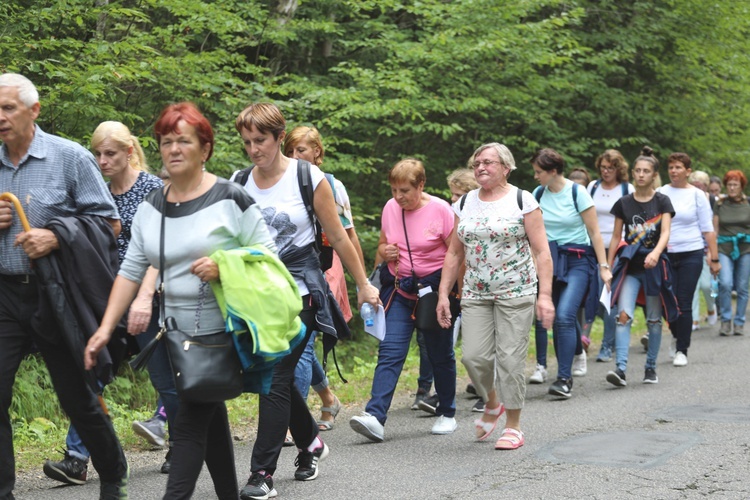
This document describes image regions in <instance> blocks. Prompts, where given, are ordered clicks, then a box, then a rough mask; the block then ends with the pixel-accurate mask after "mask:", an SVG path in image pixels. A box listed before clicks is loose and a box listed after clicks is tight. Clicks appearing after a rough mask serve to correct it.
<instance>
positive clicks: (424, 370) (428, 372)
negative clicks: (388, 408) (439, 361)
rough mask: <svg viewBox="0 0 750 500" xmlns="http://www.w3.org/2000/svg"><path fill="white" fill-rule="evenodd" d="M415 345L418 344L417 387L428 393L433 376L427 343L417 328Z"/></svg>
mask: <svg viewBox="0 0 750 500" xmlns="http://www.w3.org/2000/svg"><path fill="white" fill-rule="evenodd" d="M417 346H419V378H418V379H417V387H418V388H419V389H424V392H425V394H429V392H430V388H431V387H432V380H433V378H435V377H434V374H433V373H432V365H431V364H430V357H429V356H428V355H427V344H425V341H424V334H423V333H422V332H421V331H419V330H417Z"/></svg>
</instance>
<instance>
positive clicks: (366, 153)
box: [0, 0, 750, 224]
mask: <svg viewBox="0 0 750 500" xmlns="http://www.w3.org/2000/svg"><path fill="white" fill-rule="evenodd" d="M748 8H749V7H748V6H747V5H746V3H745V2H716V3H710V2H704V1H702V0H649V1H643V0H597V1H594V0H570V1H560V0H515V1H509V0H456V1H452V2H445V1H443V0H422V1H398V0H378V1H376V0H311V1H305V0H280V1H278V2H277V1H272V0H266V1H261V0H249V1H245V0H242V1H240V0H214V1H197V0H137V1H136V0H121V1H118V0H96V1H94V0H87V1H82V0H45V1H41V0H24V1H19V0H9V1H6V2H3V3H2V4H0V21H1V22H0V25H1V26H2V28H0V52H1V53H2V57H0V70H2V71H16V72H20V73H23V74H26V75H27V76H29V77H30V78H31V79H32V80H33V81H34V82H35V83H37V85H38V86H39V87H40V89H41V90H42V95H43V100H42V107H43V112H42V116H41V119H40V123H41V125H42V126H43V127H44V128H46V129H47V130H49V131H51V132H55V133H58V134H61V135H65V136H68V137H72V138H74V139H76V140H79V141H81V142H83V143H86V142H87V139H88V137H89V135H90V133H91V131H92V130H93V129H94V128H95V127H96V125H97V124H98V123H99V122H100V121H102V120H105V119H116V120H122V121H124V122H126V123H127V124H128V125H130V126H131V127H132V129H133V131H134V132H135V133H136V134H138V135H139V136H141V138H142V140H143V141H144V145H146V146H147V149H148V151H149V155H150V157H151V160H152V164H153V165H154V166H156V167H159V162H158V156H157V155H156V148H155V145H154V144H153V139H150V137H151V132H150V127H151V125H152V124H153V121H154V119H155V117H156V115H157V114H158V113H159V111H160V109H161V108H162V107H163V106H164V105H165V104H167V103H169V102H173V101H177V100H192V101H195V102H197V103H198V104H199V105H200V106H201V108H202V109H203V110H204V111H205V112H206V113H207V115H208V116H209V117H210V118H211V120H212V122H213V123H214V126H215V127H216V131H217V150H216V155H215V157H214V159H212V161H211V162H210V163H211V165H210V168H211V169H212V170H213V171H215V172H216V173H218V174H221V175H228V174H229V173H230V172H231V171H232V170H234V169H236V168H240V167H242V166H244V165H245V164H246V163H247V160H246V158H245V156H244V152H243V150H242V148H241V144H240V141H239V140H238V137H237V135H236V132H235V131H234V129H233V126H232V124H233V120H234V117H235V116H236V114H237V113H238V112H239V111H240V110H241V109H242V108H243V107H244V106H245V105H246V104H247V103H249V102H252V101H256V100H273V101H275V102H277V103H278V104H279V105H280V106H281V107H282V108H283V110H284V112H285V115H286V117H287V119H288V120H289V125H290V126H294V125H297V124H300V123H311V124H315V125H316V126H318V127H319V128H320V129H321V131H322V133H323V135H324V139H325V143H326V147H327V153H326V163H325V168H326V169H327V170H331V171H333V172H335V173H336V174H337V175H338V176H339V177H340V178H342V179H343V180H344V181H345V184H346V185H347V187H348V188H349V191H350V194H351V196H352V200H353V203H354V205H355V208H356V211H357V213H358V215H360V216H361V217H362V218H361V221H363V222H364V223H365V224H366V223H368V221H371V220H372V217H376V215H377V214H378V213H379V210H380V208H381V207H382V205H383V203H384V201H385V200H386V199H387V197H388V196H389V190H388V186H387V183H386V182H385V173H386V172H387V170H388V168H390V166H391V165H392V164H393V163H394V162H396V161H397V160H398V159H400V158H403V157H406V156H416V157H419V158H421V159H423V160H424V161H425V164H426V165H427V167H428V186H429V189H430V190H433V191H434V192H443V191H444V189H445V181H444V179H445V175H446V174H447V173H448V172H450V170H452V169H453V168H456V167H459V166H462V165H464V164H465V162H466V159H467V158H468V156H469V155H470V154H471V152H472V151H473V149H474V148H476V147H477V146H478V145H479V144H481V143H483V142H487V141H494V140H497V141H500V142H503V143H505V144H507V145H508V146H509V147H510V148H511V150H512V151H513V152H514V154H515V156H516V161H517V163H518V165H519V167H520V168H519V170H518V171H517V172H516V173H515V174H514V176H515V177H514V180H515V182H517V183H519V184H521V185H523V186H524V187H527V188H530V187H532V186H533V180H532V179H531V173H530V168H529V166H528V158H529V157H530V156H531V155H532V154H533V151H534V150H535V149H536V148H538V147H542V146H549V147H554V148H556V149H559V150H560V151H561V152H562V153H563V154H564V155H565V157H566V159H567V160H568V161H569V163H570V164H571V165H586V166H589V167H591V166H592V165H593V160H594V159H595V157H596V155H598V154H599V153H600V152H601V151H602V150H603V149H605V148H609V147H615V148H620V149H622V150H623V151H624V152H625V153H626V156H627V157H628V158H633V157H634V156H635V155H636V154H637V152H638V150H639V149H640V147H641V146H642V145H643V144H646V143H648V144H650V145H652V146H654V147H655V149H656V150H657V152H658V153H659V154H660V155H661V156H665V155H666V154H668V153H669V152H670V151H673V150H682V151H686V152H687V153H689V154H690V155H691V156H692V157H693V158H694V159H695V160H696V164H697V168H701V169H704V170H708V171H710V172H715V173H720V172H723V171H725V170H727V169H729V168H742V167H743V159H744V153H745V150H746V149H747V144H748V138H749V137H748V126H747V121H746V120H745V119H744V118H745V116H747V111H748V106H749V104H750V95H749V94H750V93H749V91H748V81H747V77H748V71H750V69H749V68H750V64H748V62H749V61H748V57H749V56H748V54H750V50H748V48H749V47H748V43H749V42H748V39H749V37H748V36H747V35H748V25H749V24H750V16H748V12H747V11H748Z"/></svg>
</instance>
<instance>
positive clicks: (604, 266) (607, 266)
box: [599, 264, 609, 269]
mask: <svg viewBox="0 0 750 500" xmlns="http://www.w3.org/2000/svg"><path fill="white" fill-rule="evenodd" d="M599 267H601V268H604V269H609V264H599Z"/></svg>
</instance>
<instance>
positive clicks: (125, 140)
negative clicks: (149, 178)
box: [91, 121, 148, 172]
mask: <svg viewBox="0 0 750 500" xmlns="http://www.w3.org/2000/svg"><path fill="white" fill-rule="evenodd" d="M107 139H111V140H112V141H114V142H115V144H117V145H118V146H120V148H121V149H123V150H128V149H129V148H131V147H132V148H133V153H132V154H130V155H128V165H130V166H131V167H132V168H134V169H135V170H143V171H146V172H148V164H147V163H146V157H145V156H144V154H143V148H141V143H140V142H138V138H137V137H135V136H134V135H133V134H131V133H130V129H129V128H128V127H127V126H125V124H123V123H120V122H112V121H109V122H102V123H100V124H99V126H98V127H96V130H94V133H93V134H91V149H96V148H98V147H99V146H100V145H101V143H102V142H104V141H105V140H107Z"/></svg>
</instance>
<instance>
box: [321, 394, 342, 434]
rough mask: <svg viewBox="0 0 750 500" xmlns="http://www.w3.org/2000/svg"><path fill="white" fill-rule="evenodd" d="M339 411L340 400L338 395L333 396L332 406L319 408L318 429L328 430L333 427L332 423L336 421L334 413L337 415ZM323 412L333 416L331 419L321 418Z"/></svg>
mask: <svg viewBox="0 0 750 500" xmlns="http://www.w3.org/2000/svg"><path fill="white" fill-rule="evenodd" d="M340 411H341V401H339V398H338V397H336V396H334V397H333V405H332V406H324V407H322V408H321V409H320V420H318V430H321V431H330V430H331V429H333V423H334V422H335V421H336V415H338V414H339V412H340ZM323 413H330V414H331V416H332V417H333V420H323Z"/></svg>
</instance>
